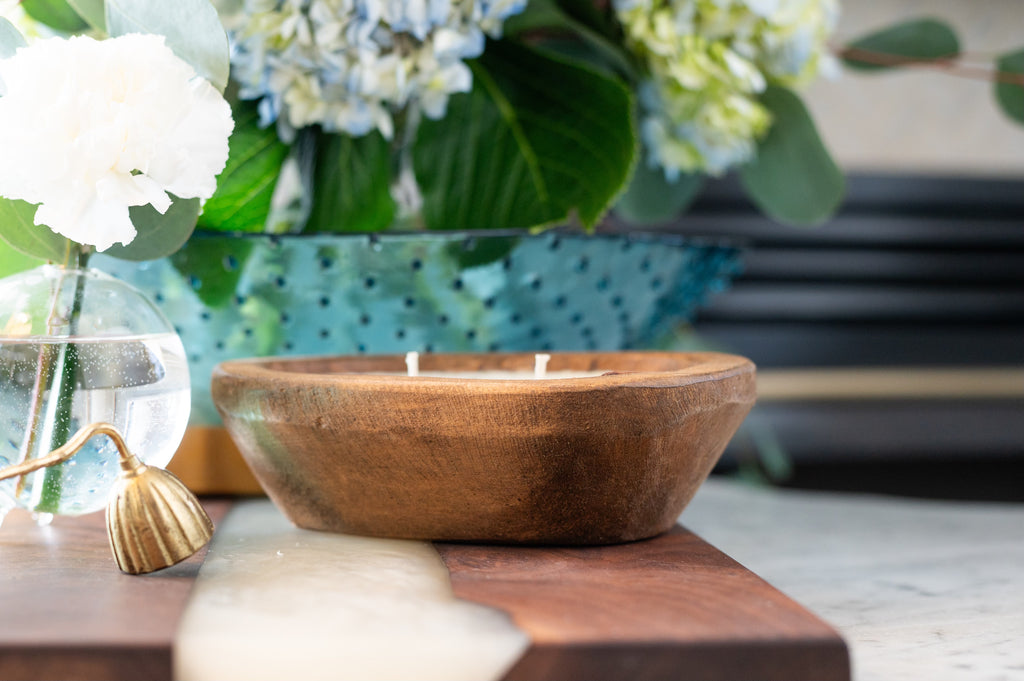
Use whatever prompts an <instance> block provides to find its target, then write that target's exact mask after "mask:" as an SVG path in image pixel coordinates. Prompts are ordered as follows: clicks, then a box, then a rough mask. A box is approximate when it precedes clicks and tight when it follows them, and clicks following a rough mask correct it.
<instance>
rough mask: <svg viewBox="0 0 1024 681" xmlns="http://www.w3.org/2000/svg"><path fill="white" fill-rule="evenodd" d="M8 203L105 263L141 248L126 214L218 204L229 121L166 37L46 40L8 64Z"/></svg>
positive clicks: (0, 170) (1, 106)
mask: <svg viewBox="0 0 1024 681" xmlns="http://www.w3.org/2000/svg"><path fill="white" fill-rule="evenodd" d="M0 79H2V80H3V82H4V83H5V85H6V89H7V92H6V94H5V95H4V96H3V97H0V149H3V152H4V159H3V161H4V162H3V163H0V195H2V196H5V197H7V198H10V199H22V200H25V201H27V202H29V203H37V204H40V205H39V208H38V209H37V210H36V215H35V222H36V224H39V225H46V226H48V227H50V229H52V230H53V231H55V232H57V233H59V234H63V235H64V236H66V237H68V238H69V239H71V240H73V241H77V242H78V243H80V244H85V245H91V246H95V247H96V248H97V250H100V251H103V250H106V249H107V248H109V247H110V246H112V245H113V244H114V243H121V244H128V243H130V242H131V241H132V239H134V238H135V235H136V232H135V227H134V226H133V225H132V222H131V219H130V218H129V215H128V208H129V206H141V205H146V204H152V205H153V207H154V208H156V209H157V210H158V211H160V212H161V213H163V212H165V211H166V210H167V208H168V207H170V203H171V199H170V197H169V196H168V192H170V193H171V194H174V195H176V196H179V197H182V198H201V199H207V198H209V197H210V196H211V195H212V194H213V192H214V189H215V188H216V176H217V174H218V173H219V172H220V171H221V170H223V168H224V164H225V162H226V161H227V156H228V136H229V135H230V134H231V130H232V128H233V125H234V124H233V122H232V120H231V109H230V107H229V106H228V104H227V102H225V101H224V98H223V97H221V95H220V93H219V92H217V90H216V89H214V88H213V86H211V85H210V83H208V82H207V81H206V80H203V79H202V78H199V77H198V76H196V74H195V72H194V71H193V69H192V67H191V66H189V65H188V64H187V63H186V62H184V61H183V60H181V59H180V58H178V57H177V56H175V55H174V53H173V52H171V50H170V48H168V47H167V46H166V45H165V44H164V39H163V37H162V36H155V35H126V36H122V37H119V38H114V39H110V40H103V41H97V40H93V39H92V38H89V37H86V36H78V37H73V38H70V39H67V40H64V39H61V38H49V39H45V40H40V41H38V42H35V43H33V44H32V45H31V46H29V47H24V48H21V49H19V50H18V52H17V53H16V54H15V55H14V56H13V57H10V58H8V59H4V60H0Z"/></svg>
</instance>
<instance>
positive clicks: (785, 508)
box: [680, 479, 1024, 681]
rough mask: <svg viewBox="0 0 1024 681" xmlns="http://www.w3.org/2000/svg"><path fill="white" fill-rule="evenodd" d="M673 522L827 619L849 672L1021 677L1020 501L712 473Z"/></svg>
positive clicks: (1023, 544)
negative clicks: (831, 488)
mask: <svg viewBox="0 0 1024 681" xmlns="http://www.w3.org/2000/svg"><path fill="white" fill-rule="evenodd" d="M680 521H681V522H682V523H683V524H684V525H686V526H687V527H688V528H690V529H691V530H693V531H694V532H696V533H697V534H699V535H701V536H702V537H704V538H705V539H706V540H708V541H709V542H711V543H712V544H714V545H715V546H717V547H718V548H719V549H721V550H722V551H724V552H725V553H727V554H729V555H730V556H732V557H733V558H735V559H736V560H737V561H739V562H740V563H742V564H743V565H745V566H746V567H748V568H749V569H751V570H752V571H754V572H756V573H757V574H758V575H760V576H761V577H763V578H764V579H766V580H767V581H769V582H770V583H771V584H773V585H774V586H775V587H776V588H778V589H779V590H781V591H783V592H785V593H786V594H788V595H789V596H790V597H792V598H793V599H795V600H796V601H798V602H800V603H802V604H803V605H804V606H806V607H807V608H808V609H810V610H811V611H813V612H814V613H816V614H817V615H819V616H820V617H821V618H822V619H824V620H826V621H827V622H829V623H830V624H832V625H833V626H835V627H836V628H837V629H838V630H839V631H840V633H842V635H843V637H844V638H845V639H846V641H847V644H848V645H849V647H850V652H851V656H852V659H853V678H854V679H855V680H856V681H883V680H884V681H898V680H900V679H908V680H909V679H914V680H915V681H916V680H919V679H920V680H923V679H928V680H929V681H944V680H946V679H949V680H965V681H966V680H970V681H975V680H979V681H980V680H985V681H997V680H999V681H1003V680H1005V681H1012V680H1019V679H1024V504H995V503H964V502H948V501H922V500H911V499H897V498H893V497H884V496H873V495H864V494H843V493H825V492H801V491H791V490H776V489H767V488H757V487H750V486H747V485H743V484H740V483H736V482H732V481H725V480H718V479H712V480H710V481H708V483H706V484H705V485H704V486H703V487H702V488H701V490H700V491H699V492H698V494H697V497H696V498H695V499H694V501H693V502H692V503H691V504H690V506H689V507H688V508H687V509H686V511H684V513H683V515H682V517H681V518H680Z"/></svg>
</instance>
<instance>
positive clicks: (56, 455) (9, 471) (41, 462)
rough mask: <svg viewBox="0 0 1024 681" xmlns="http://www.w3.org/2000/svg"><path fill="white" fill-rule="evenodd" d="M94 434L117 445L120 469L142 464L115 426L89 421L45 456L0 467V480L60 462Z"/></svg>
mask: <svg viewBox="0 0 1024 681" xmlns="http://www.w3.org/2000/svg"><path fill="white" fill-rule="evenodd" d="M95 435H106V436H107V437H109V438H110V439H111V440H113V441H114V446H116V447H117V451H118V453H119V454H120V455H121V470H122V471H133V470H135V469H136V468H138V467H139V466H141V465H142V463H141V462H140V461H139V459H138V458H137V457H136V456H135V455H134V454H132V453H131V451H130V450H129V449H128V444H127V443H126V442H125V441H124V438H123V437H122V436H121V432H120V431H119V430H118V429H117V428H115V427H114V426H112V425H110V424H109V423H90V424H89V425H87V426H85V427H84V428H81V429H79V431H78V432H77V433H75V434H74V435H72V436H71V438H70V439H69V440H68V441H67V442H66V443H64V444H63V445H62V446H60V447H58V448H57V449H55V450H53V451H52V452H50V453H49V454H47V455H46V456H41V457H39V458H38V459H27V460H25V461H22V462H21V463H16V464H13V465H11V466H6V467H4V468H0V480H7V479H8V478H17V477H20V476H22V475H27V474H29V473H34V472H35V471H38V470H41V469H43V468H49V467H50V466H56V465H57V464H62V463H64V462H65V461H67V460H68V459H70V458H71V457H73V456H74V455H75V454H77V453H78V450H80V449H81V448H82V447H84V446H85V443H86V442H88V441H89V440H91V439H92V438H93V436H95Z"/></svg>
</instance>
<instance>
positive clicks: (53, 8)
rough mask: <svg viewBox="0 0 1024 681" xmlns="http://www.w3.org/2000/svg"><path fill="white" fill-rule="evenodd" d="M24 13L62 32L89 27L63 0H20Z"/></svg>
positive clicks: (71, 31)
mask: <svg viewBox="0 0 1024 681" xmlns="http://www.w3.org/2000/svg"><path fill="white" fill-rule="evenodd" d="M21 8H22V9H23V10H25V14H27V15H29V16H30V17H32V18H33V19H35V20H36V21H38V22H40V23H42V24H46V25H47V26H49V27H50V28H53V29H56V30H58V31H60V32H62V33H76V32H78V31H82V30H84V29H87V28H89V24H87V23H86V21H85V19H83V18H82V17H80V16H79V15H78V12H76V11H75V10H74V9H72V8H71V5H69V4H68V3H67V2H65V0H21Z"/></svg>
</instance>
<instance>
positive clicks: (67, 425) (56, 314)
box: [18, 242, 89, 513]
mask: <svg viewBox="0 0 1024 681" xmlns="http://www.w3.org/2000/svg"><path fill="white" fill-rule="evenodd" d="M88 257H89V252H88V250H86V249H83V248H82V247H81V246H79V245H78V244H74V243H71V242H69V246H68V251H67V255H66V257H65V261H64V263H63V267H65V268H68V267H70V268H73V269H76V270H77V269H84V268H85V266H86V263H87V261H88ZM65 276H66V275H63V274H62V275H61V278H60V279H59V280H58V283H57V286H56V288H55V289H54V292H53V301H52V303H51V306H50V314H49V318H48V319H47V332H48V333H49V334H51V335H56V329H57V327H58V326H59V325H61V323H62V322H65V321H66V324H67V327H68V337H69V341H72V342H67V343H61V344H56V343H44V344H43V347H42V348H41V349H40V352H39V362H38V365H37V372H36V381H35V386H34V388H33V399H32V413H31V414H30V419H29V420H30V426H29V432H28V442H27V446H26V448H25V452H26V456H27V457H34V456H35V455H45V454H46V453H47V452H48V451H49V450H52V449H56V448H57V447H60V446H62V445H63V444H64V443H65V442H66V441H67V439H68V437H69V435H70V433H71V427H72V407H73V404H74V391H75V381H76V378H77V375H78V347H77V346H76V345H75V344H74V342H73V339H74V337H75V336H76V335H77V332H78V322H79V317H80V316H81V311H82V300H83V296H84V292H85V279H84V277H82V276H77V278H76V280H75V292H74V296H73V298H72V304H71V310H70V312H69V314H68V316H67V318H66V320H64V319H62V317H61V311H60V293H61V290H62V288H63V282H64V277H65ZM47 394H49V395H50V396H51V397H52V398H53V399H55V401H56V403H55V405H54V409H53V410H52V416H51V418H52V424H51V428H50V438H49V440H50V442H49V445H50V446H49V447H48V448H47V450H46V451H41V452H36V451H35V450H36V448H37V447H38V442H39V440H40V438H41V437H42V436H43V434H44V432H45V430H46V424H45V423H44V422H43V419H45V418H46V417H47V414H46V412H47V411H50V410H46V409H44V406H45V405H44V401H45V400H44V398H45V396H46V395H47ZM62 476H63V470H62V469H61V468H60V467H53V468H48V469H47V470H46V472H45V473H44V474H43V480H42V486H41V489H40V493H39V495H38V497H37V499H38V502H37V503H36V504H35V508H34V509H33V510H35V511H38V512H41V513H56V512H57V511H58V509H59V506H60V498H61V491H62V487H63V486H62V484H61V481H62ZM23 488H24V478H22V480H21V482H20V483H19V486H18V491H19V493H20V492H21V491H22V489H23Z"/></svg>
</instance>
